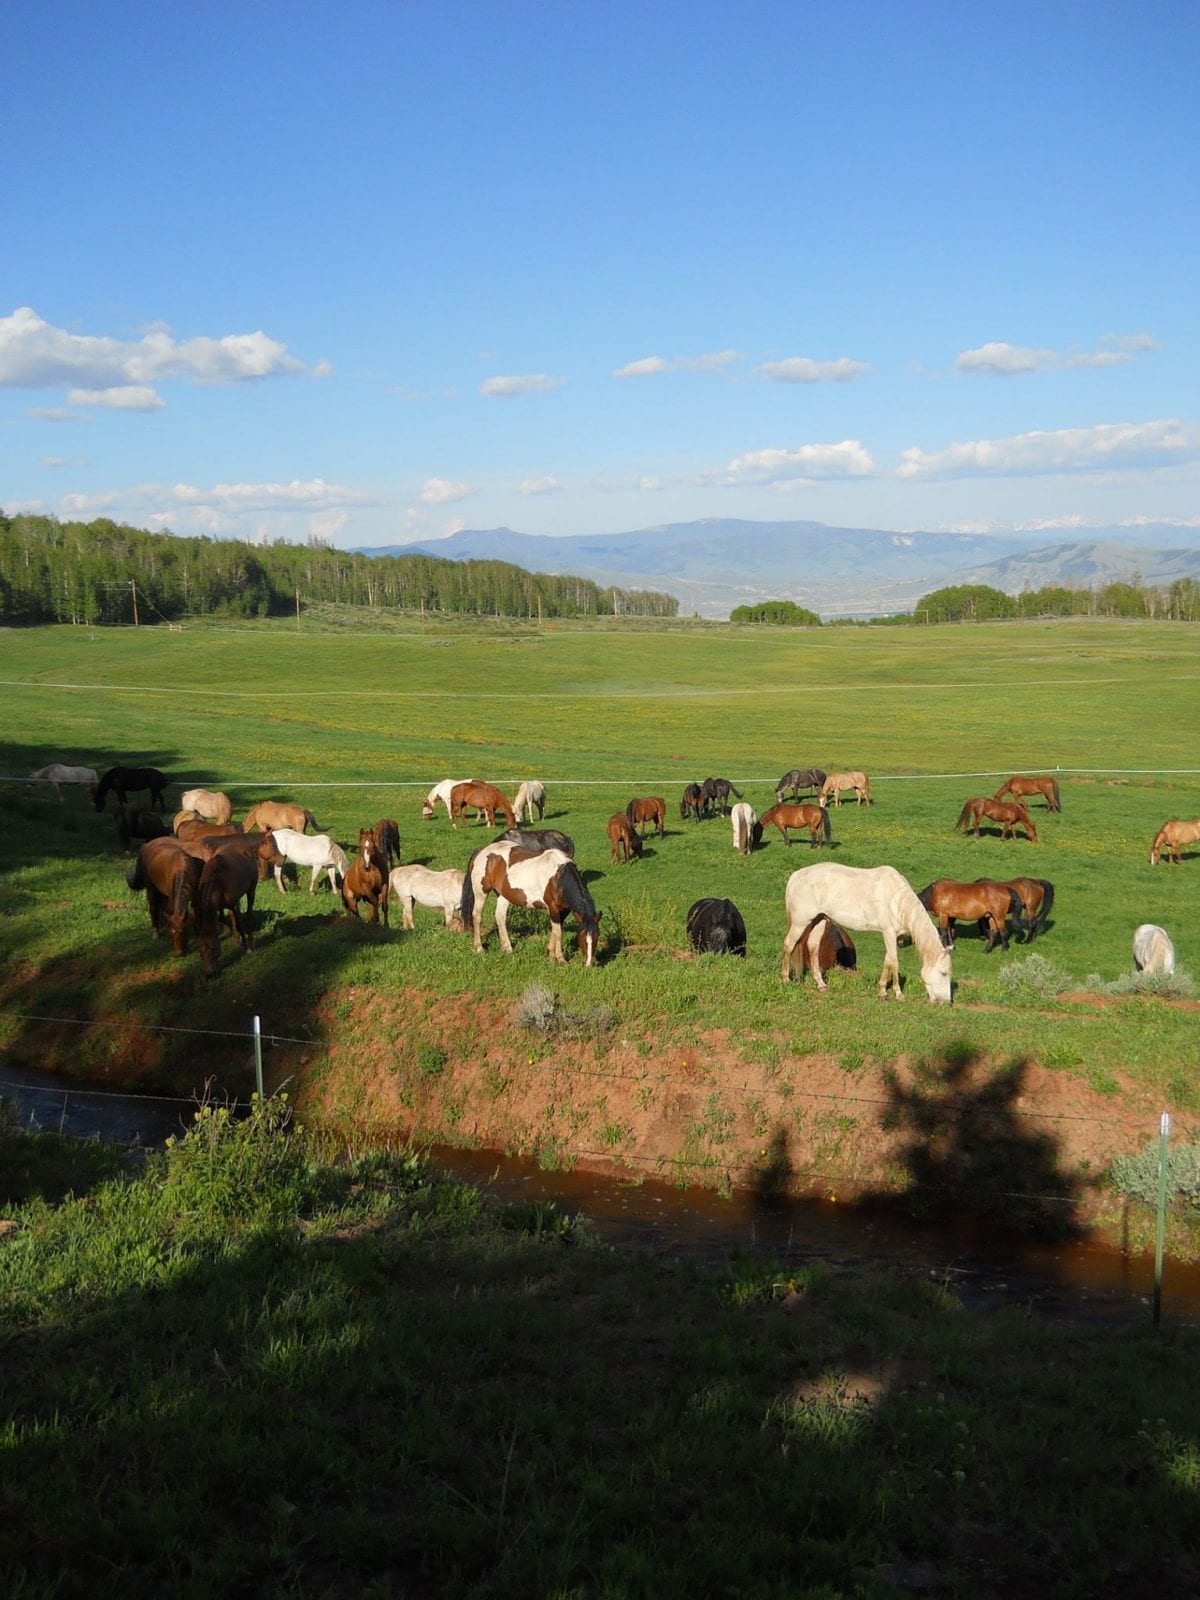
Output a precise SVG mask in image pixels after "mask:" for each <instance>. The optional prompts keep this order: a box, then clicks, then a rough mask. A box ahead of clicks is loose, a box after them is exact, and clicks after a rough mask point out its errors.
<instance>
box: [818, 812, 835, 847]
mask: <svg viewBox="0 0 1200 1600" xmlns="http://www.w3.org/2000/svg"><path fill="white" fill-rule="evenodd" d="M820 811H821V842H822V843H823V844H829V843H830V841H831V840H832V838H833V831H832V829H831V827H830V824H829V807H828V806H822V807H821V808H820Z"/></svg>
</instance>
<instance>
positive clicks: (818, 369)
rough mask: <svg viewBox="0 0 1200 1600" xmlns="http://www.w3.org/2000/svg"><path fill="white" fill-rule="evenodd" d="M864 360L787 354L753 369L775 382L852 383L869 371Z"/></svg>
mask: <svg viewBox="0 0 1200 1600" xmlns="http://www.w3.org/2000/svg"><path fill="white" fill-rule="evenodd" d="M870 370H871V369H870V367H869V366H868V365H867V364H866V362H865V361H854V360H852V359H851V358H850V357H849V356H839V357H838V359H837V360H836V361H812V360H810V358H809V357H808V356H788V358H787V359H786V360H785V361H764V362H763V363H762V365H761V366H760V367H756V368H755V371H756V372H758V373H759V374H760V375H761V376H762V377H764V378H770V379H771V380H772V381H773V382H775V383H852V382H853V381H854V379H855V378H861V377H862V376H863V374H864V373H865V372H870Z"/></svg>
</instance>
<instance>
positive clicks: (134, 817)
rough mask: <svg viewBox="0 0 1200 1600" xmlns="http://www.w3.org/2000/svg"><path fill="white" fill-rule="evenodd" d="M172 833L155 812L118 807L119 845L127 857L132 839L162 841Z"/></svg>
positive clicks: (132, 806)
mask: <svg viewBox="0 0 1200 1600" xmlns="http://www.w3.org/2000/svg"><path fill="white" fill-rule="evenodd" d="M170 832H171V830H170V828H168V827H167V825H166V823H165V822H164V821H163V819H162V818H161V817H160V816H159V815H158V813H157V812H155V811H143V810H142V808H141V806H134V805H125V806H118V807H117V843H118V844H119V845H120V846H121V849H122V850H124V852H125V854H126V855H128V854H129V844H130V841H131V840H132V839H162V838H164V837H168V836H169V835H170Z"/></svg>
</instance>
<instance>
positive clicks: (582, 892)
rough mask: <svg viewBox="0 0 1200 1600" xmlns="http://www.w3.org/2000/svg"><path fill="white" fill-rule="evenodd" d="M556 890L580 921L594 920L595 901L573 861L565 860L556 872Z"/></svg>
mask: <svg viewBox="0 0 1200 1600" xmlns="http://www.w3.org/2000/svg"><path fill="white" fill-rule="evenodd" d="M556 876H557V878H558V890H559V893H560V894H561V895H562V897H563V899H564V900H565V901H566V902H567V909H568V910H569V911H572V912H574V914H575V915H576V916H577V917H578V918H579V920H580V922H582V923H585V924H586V923H589V922H595V921H596V903H595V901H594V900H593V899H592V897H591V895H590V894H589V893H588V888H587V884H586V883H584V881H583V878H582V877H581V876H580V872H579V868H578V867H577V866H576V865H575V863H574V862H573V861H565V862H564V863H563V865H562V866H561V867H559V869H558V872H557V874H556Z"/></svg>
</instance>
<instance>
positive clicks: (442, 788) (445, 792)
mask: <svg viewBox="0 0 1200 1600" xmlns="http://www.w3.org/2000/svg"><path fill="white" fill-rule="evenodd" d="M474 781H475V780H474V779H473V778H443V779H442V781H441V783H435V784H434V786H433V788H432V789H430V791H429V793H428V794H427V795H426V796H425V799H424V802H423V803H422V806H421V815H422V816H423V817H424V819H425V821H426V822H432V821H433V813H434V810H435V809H436V807H437V803H438V801H439V800H440V801H441V802H442V804H443V805H444V806H445V808H446V815H447V816H449V815H450V794H451V791H452V790H454V789H457V787H458V785H459V784H460V783H474Z"/></svg>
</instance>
